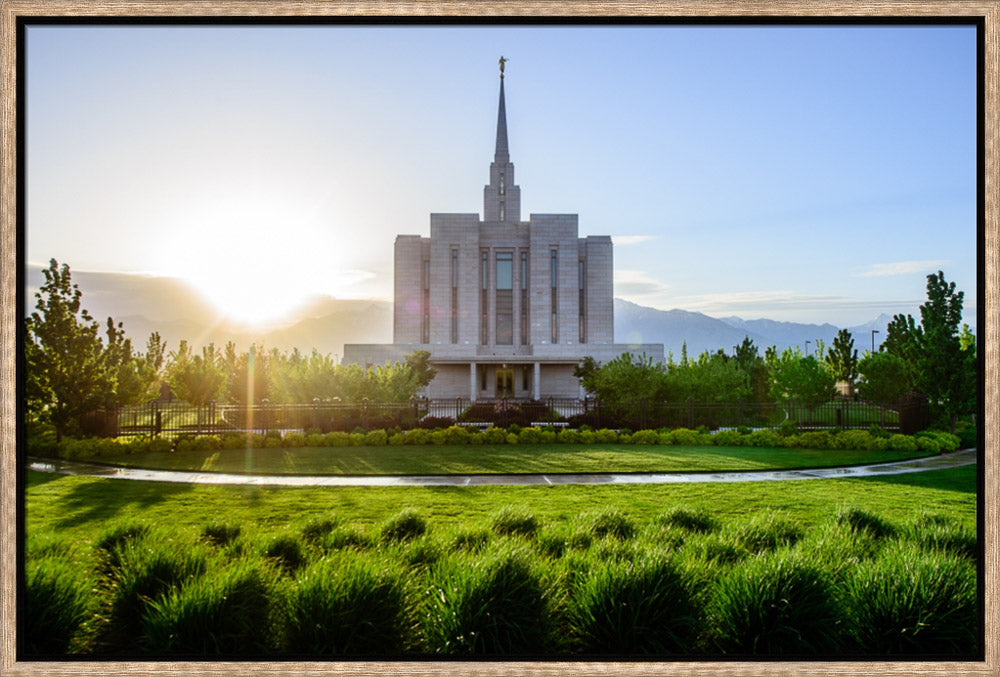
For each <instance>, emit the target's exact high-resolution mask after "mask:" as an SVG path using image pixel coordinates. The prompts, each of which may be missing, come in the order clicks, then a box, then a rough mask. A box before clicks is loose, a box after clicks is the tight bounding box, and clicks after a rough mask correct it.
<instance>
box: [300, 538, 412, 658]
mask: <svg viewBox="0 0 1000 677" xmlns="http://www.w3.org/2000/svg"><path fill="white" fill-rule="evenodd" d="M405 629H406V624H405V597H404V593H403V584H402V581H401V580H400V577H399V574H398V573H396V572H395V571H393V570H391V569H388V568H386V567H385V566H384V565H383V564H380V563H375V562H373V561H370V560H368V559H366V558H357V557H351V558H348V559H345V560H343V561H340V560H337V561H331V560H324V561H322V562H320V563H318V564H317V565H314V566H312V567H310V568H308V569H307V570H306V571H305V572H304V573H303V574H302V575H301V576H300V577H299V578H298V579H297V580H296V581H295V587H294V588H293V589H292V592H291V594H290V595H289V598H288V611H287V621H286V641H287V643H286V648H287V650H288V651H291V652H293V653H307V654H355V655H357V654H375V653H386V652H389V653H392V652H397V651H400V650H402V648H403V641H404V636H405Z"/></svg>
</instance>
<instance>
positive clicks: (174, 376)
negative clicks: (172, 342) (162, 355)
mask: <svg viewBox="0 0 1000 677" xmlns="http://www.w3.org/2000/svg"><path fill="white" fill-rule="evenodd" d="M170 360H171V361H170V365H169V366H168V367H167V383H168V384H169V385H170V389H171V390H173V391H174V394H175V395H176V396H177V397H178V398H180V399H182V400H184V401H185V402H187V403H188V404H192V405H194V406H196V407H201V406H204V405H206V404H208V403H209V402H213V401H215V400H216V399H217V398H218V397H219V395H220V393H221V392H222V388H223V385H224V384H225V379H226V377H225V373H224V372H223V370H222V368H221V366H220V364H219V362H220V361H219V356H218V354H217V353H216V351H215V346H214V345H213V344H209V345H207V346H205V347H204V348H202V352H201V355H195V354H193V353H192V351H191V348H190V347H189V346H188V342H187V341H181V343H180V346H179V347H178V349H177V351H176V352H173V353H171V354H170Z"/></svg>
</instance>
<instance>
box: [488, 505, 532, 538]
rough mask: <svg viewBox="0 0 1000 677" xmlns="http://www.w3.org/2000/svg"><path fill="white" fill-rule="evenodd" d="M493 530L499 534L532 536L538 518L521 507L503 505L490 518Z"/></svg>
mask: <svg viewBox="0 0 1000 677" xmlns="http://www.w3.org/2000/svg"><path fill="white" fill-rule="evenodd" d="M490 526H491V528H492V529H493V532H494V533H496V534H498V535H500V536H525V537H529V538H530V537H532V536H534V535H535V534H536V533H537V532H538V526H539V525H538V520H537V519H536V518H535V516H534V515H533V514H532V513H530V512H528V511H527V510H525V509H523V508H518V507H515V506H512V505H507V506H504V507H503V508H500V510H499V511H498V512H496V513H495V514H494V515H493V517H492V518H491V519H490Z"/></svg>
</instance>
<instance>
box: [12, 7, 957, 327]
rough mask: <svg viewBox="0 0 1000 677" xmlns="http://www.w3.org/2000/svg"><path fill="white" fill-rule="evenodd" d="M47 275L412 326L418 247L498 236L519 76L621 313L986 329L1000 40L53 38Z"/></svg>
mask: <svg viewBox="0 0 1000 677" xmlns="http://www.w3.org/2000/svg"><path fill="white" fill-rule="evenodd" d="M27 36H28V37H27V52H26V53H27V131H28V134H27V144H26V149H27V157H28V165H27V168H28V172H27V187H28V193H27V194H28V211H27V216H28V219H27V258H28V261H29V262H31V263H42V262H46V261H48V259H49V258H52V257H55V258H57V259H58V260H59V261H61V262H67V263H69V264H70V265H71V266H72V267H73V268H74V269H79V270H105V271H130V272H144V273H153V274H158V275H170V276H178V277H184V278H186V279H188V280H190V281H191V282H192V283H193V284H194V285H195V286H196V287H197V288H199V289H200V290H201V291H202V292H203V293H204V294H205V295H206V296H207V297H208V298H209V299H210V300H212V301H214V302H215V303H217V304H218V305H220V306H221V307H223V308H224V309H226V310H228V311H230V312H231V314H233V315H234V316H238V317H242V319H252V318H254V317H256V318H258V319H268V318H274V317H278V316H280V315H281V313H282V312H284V311H286V310H288V308H289V307H290V306H292V305H294V304H296V303H299V302H301V301H302V300H303V299H304V298H305V297H307V296H309V295H313V294H330V295H334V296H339V297H354V298H364V297H377V298H385V299H391V293H392V243H393V240H394V238H395V236H396V234H399V233H413V234H423V235H426V234H428V232H429V217H428V214H429V213H430V212H480V213H481V211H482V187H483V185H484V184H485V183H486V182H487V181H488V167H489V162H490V161H491V160H492V155H493V142H494V138H495V124H496V104H497V90H498V85H499V82H498V77H497V76H498V68H497V60H498V59H499V57H500V55H501V54H502V55H504V56H505V57H507V58H508V59H509V62H508V65H507V78H506V81H505V83H506V95H507V119H508V125H509V136H510V151H511V159H512V161H513V162H514V164H515V167H516V172H517V173H516V180H517V183H518V184H519V185H520V186H521V192H522V193H521V194H522V218H527V215H528V214H529V213H561V212H569V213H577V214H579V215H580V230H581V235H602V234H608V235H612V237H613V238H614V240H615V243H616V247H615V276H616V278H615V279H616V286H615V294H616V296H620V297H623V298H626V299H629V300H632V301H635V302H636V303H640V304H643V305H649V306H653V307H657V308H662V309H671V308H681V309H685V310H693V311H699V312H704V313H706V314H708V315H712V316H716V317H721V316H727V315H739V316H741V317H743V318H745V319H754V318H758V317H769V318H773V319H779V320H791V321H803V322H830V323H832V324H835V325H839V326H848V325H852V324H860V323H862V322H864V321H867V320H869V319H872V318H874V317H875V316H876V315H878V314H879V313H882V312H886V313H890V314H891V313H896V312H910V313H915V312H916V307H917V305H918V304H919V303H921V302H922V301H923V299H924V296H925V277H926V275H927V274H928V273H930V272H934V271H936V270H938V269H941V270H943V271H944V272H945V277H946V278H947V279H948V280H949V281H955V282H956V283H957V285H958V287H959V288H960V289H962V290H964V291H965V293H966V316H967V321H968V322H970V323H974V322H975V303H976V298H975V297H976V222H975V216H976V203H975V197H976V191H975V179H976V165H975V160H976V152H975V151H976V145H975V144H976V139H975V129H976V119H975V111H976V100H975V85H976V80H975V77H976V71H975V32H974V30H973V29H972V28H971V27H961V26H950V27H948V26H941V27H920V26H898V27H891V26H888V27H887V26H863V27H858V26H854V27H851V26H844V27H837V26H813V27H806V26H782V27H762V26H717V27H696V26H675V27H650V26H646V27H629V26H616V27H597V26H587V27H581V26H562V27H552V26H546V27H519V26H506V27H486V26H481V27H458V26H452V27H371V28H366V27H357V26H352V27H336V26H285V27H266V26H254V27H221V26H205V27H198V26H187V27H154V26H148V27H139V26H120V27H99V26H76V27H57V26H34V27H30V28H29V30H28V32H27Z"/></svg>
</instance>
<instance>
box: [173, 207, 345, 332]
mask: <svg viewBox="0 0 1000 677" xmlns="http://www.w3.org/2000/svg"><path fill="white" fill-rule="evenodd" d="M258 206H259V205H258ZM240 212H241V213H233V211H232V210H230V211H229V212H228V213H226V214H225V215H224V216H216V217H215V218H205V219H204V220H203V222H202V223H201V224H200V227H197V226H191V227H189V229H188V232H187V236H186V237H183V238H176V239H175V240H173V241H172V242H171V243H169V244H168V245H167V246H166V248H167V250H168V252H166V254H167V256H166V257H165V258H166V259H167V260H169V266H168V267H169V269H170V270H171V273H172V274H175V275H177V276H179V277H182V278H183V279H185V280H187V281H188V282H189V283H190V284H192V285H193V286H194V287H195V288H196V289H197V290H198V291H199V292H200V293H201V294H202V295H203V296H204V297H205V298H206V299H208V300H209V301H210V302H211V303H212V304H213V305H214V306H216V308H217V309H218V310H219V313H220V314H221V315H222V316H223V317H225V318H226V319H227V320H229V321H230V322H232V323H234V324H239V325H246V326H250V327H265V326H272V325H275V324H280V323H281V322H282V320H284V319H286V318H287V317H288V316H289V314H290V313H292V311H294V310H295V309H296V307H298V306H300V305H302V304H303V303H305V302H306V301H307V300H308V299H310V298H313V297H315V296H317V295H332V296H337V295H338V292H340V291H342V290H341V289H339V288H338V287H337V285H336V280H337V276H336V274H335V270H336V257H335V256H334V255H333V252H332V251H331V249H330V248H328V244H327V241H326V240H327V238H326V237H324V232H323V231H324V230H329V229H328V228H327V229H319V228H316V227H312V226H310V225H309V224H308V223H303V222H302V221H296V220H295V219H293V218H289V216H288V215H287V214H284V215H282V214H281V212H280V211H279V210H275V209H258V210H254V209H243V210H240Z"/></svg>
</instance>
